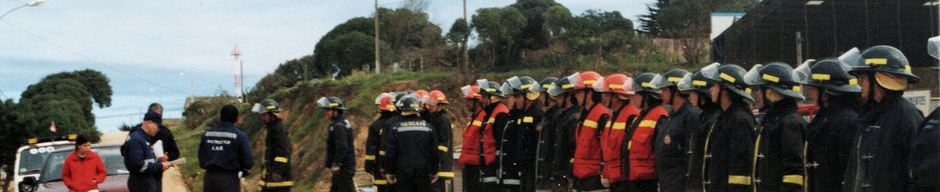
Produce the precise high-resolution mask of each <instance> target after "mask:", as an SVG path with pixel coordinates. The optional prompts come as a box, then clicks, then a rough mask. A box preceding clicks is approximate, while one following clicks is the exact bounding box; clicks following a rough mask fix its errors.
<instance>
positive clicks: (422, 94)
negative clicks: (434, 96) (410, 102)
mask: <svg viewBox="0 0 940 192" xmlns="http://www.w3.org/2000/svg"><path fill="white" fill-rule="evenodd" d="M428 95H430V94H428V91H425V90H423V89H418V90H417V91H415V93H413V94H412V95H411V96H412V97H415V99H418V102H419V103H426V101H427V98H428Z"/></svg>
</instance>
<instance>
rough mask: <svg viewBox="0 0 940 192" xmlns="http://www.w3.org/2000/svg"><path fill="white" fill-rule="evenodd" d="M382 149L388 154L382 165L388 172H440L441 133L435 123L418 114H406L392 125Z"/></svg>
mask: <svg viewBox="0 0 940 192" xmlns="http://www.w3.org/2000/svg"><path fill="white" fill-rule="evenodd" d="M384 142H385V143H384V144H383V145H382V149H384V150H385V157H386V158H387V159H388V160H387V161H384V162H383V165H382V168H384V169H385V171H386V172H387V173H393V174H400V173H401V172H400V171H414V170H423V171H426V174H437V171H438V168H439V165H440V164H439V161H440V160H439V155H440V153H438V150H437V145H438V143H437V135H436V134H435V133H434V131H433V129H432V128H431V125H430V124H428V123H427V122H425V121H424V120H422V119H421V118H420V117H418V116H417V115H411V116H405V117H404V118H402V119H401V121H399V122H396V123H395V124H393V125H392V129H391V131H390V132H389V135H388V139H386V140H385V141H384Z"/></svg>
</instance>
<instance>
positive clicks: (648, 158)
mask: <svg viewBox="0 0 940 192" xmlns="http://www.w3.org/2000/svg"><path fill="white" fill-rule="evenodd" d="M666 116H669V112H666V109H663V106H662V105H660V106H656V107H654V108H653V109H650V111H649V112H647V114H646V115H645V116H643V119H642V121H640V122H639V123H640V124H638V125H637V127H636V128H635V129H634V132H633V137H632V139H631V140H630V142H629V143H627V149H629V150H630V180H631V181H632V180H653V179H656V178H657V177H658V176H659V175H658V174H656V154H655V153H653V134H654V133H655V132H656V123H657V122H658V121H659V118H661V117H666Z"/></svg>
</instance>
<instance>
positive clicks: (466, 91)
mask: <svg viewBox="0 0 940 192" xmlns="http://www.w3.org/2000/svg"><path fill="white" fill-rule="evenodd" d="M460 91H461V92H462V93H463V98H464V99H483V95H480V86H477V85H467V86H463V87H461V88H460Z"/></svg>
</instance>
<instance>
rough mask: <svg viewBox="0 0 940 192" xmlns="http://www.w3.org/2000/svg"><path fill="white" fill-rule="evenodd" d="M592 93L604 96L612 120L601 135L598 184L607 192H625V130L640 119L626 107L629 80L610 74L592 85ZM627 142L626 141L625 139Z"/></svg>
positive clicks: (631, 92) (630, 107) (627, 185)
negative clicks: (601, 160) (602, 165)
mask: <svg viewBox="0 0 940 192" xmlns="http://www.w3.org/2000/svg"><path fill="white" fill-rule="evenodd" d="M594 91H597V92H601V93H602V94H605V95H604V99H603V101H604V102H603V103H606V104H607V106H608V107H610V108H611V109H613V111H612V112H613V114H612V115H611V117H612V119H611V120H610V123H608V124H607V126H606V127H605V129H604V130H605V131H604V132H602V133H601V135H600V140H601V153H602V155H601V156H602V157H603V160H604V168H603V172H602V173H601V182H602V184H604V185H605V186H607V187H609V188H610V191H615V192H617V191H628V190H629V187H630V186H629V181H628V179H629V175H628V173H629V172H628V171H626V166H627V165H628V163H629V158H623V157H626V154H625V153H623V152H624V151H626V150H625V148H626V147H627V146H626V145H624V139H625V138H626V135H627V132H626V129H627V126H628V125H629V124H630V123H631V122H633V120H635V119H636V118H637V116H639V115H640V109H637V108H636V106H633V105H631V104H630V96H633V95H634V94H636V92H634V91H633V79H632V78H630V77H629V76H627V75H624V74H620V73H614V74H611V75H608V76H607V77H605V78H603V79H601V80H599V81H597V82H596V83H594ZM627 140H629V139H627Z"/></svg>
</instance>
